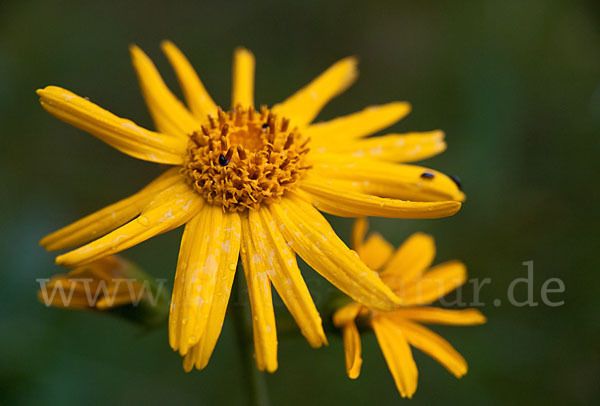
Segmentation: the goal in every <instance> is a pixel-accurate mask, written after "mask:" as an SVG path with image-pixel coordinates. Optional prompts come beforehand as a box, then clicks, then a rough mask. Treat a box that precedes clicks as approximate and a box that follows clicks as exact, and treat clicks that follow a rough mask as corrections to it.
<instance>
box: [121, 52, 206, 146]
mask: <svg viewBox="0 0 600 406" xmlns="http://www.w3.org/2000/svg"><path fill="white" fill-rule="evenodd" d="M129 50H130V52H131V60H132V62H133V67H134V68H135V71H136V73H137V77H138V81H139V83H140V88H141V89H142V94H143V95H144V99H145V100H146V104H147V106H148V109H149V110H150V114H151V115H152V119H153V120H154V123H155V125H156V128H157V129H158V130H159V131H161V132H165V133H167V134H171V135H174V136H179V137H181V138H183V139H185V140H186V141H187V139H188V138H187V137H188V136H189V135H190V134H191V133H192V132H194V131H197V130H199V129H200V124H199V122H198V121H197V120H196V119H195V118H194V116H192V114H191V113H190V112H189V111H188V110H187V109H186V108H185V106H184V105H183V103H181V101H179V99H177V97H175V95H174V94H173V93H172V92H171V91H170V90H169V88H168V87H167V85H166V84H165V82H164V81H163V79H162V77H161V76H160V73H158V70H157V69H156V67H155V66H154V63H152V61H151V60H150V58H148V56H147V55H146V54H145V53H144V51H142V50H141V49H140V48H139V47H137V46H136V45H132V46H131V47H130V48H129Z"/></svg>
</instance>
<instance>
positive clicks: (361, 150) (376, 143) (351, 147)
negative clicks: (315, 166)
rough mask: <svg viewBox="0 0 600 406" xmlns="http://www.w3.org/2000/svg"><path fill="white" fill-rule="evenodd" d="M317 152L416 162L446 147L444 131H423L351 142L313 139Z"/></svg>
mask: <svg viewBox="0 0 600 406" xmlns="http://www.w3.org/2000/svg"><path fill="white" fill-rule="evenodd" d="M314 144H315V147H314V150H315V151H316V152H317V153H327V152H330V153H338V154H339V153H344V154H349V155H352V156H354V157H357V158H371V159H377V160H382V161H391V162H415V161H420V160H422V159H427V158H431V157H432V156H435V155H437V154H439V153H441V152H443V151H444V150H445V149H446V143H445V142H444V132H443V131H439V130H438V131H430V132H424V133H407V134H388V135H384V136H381V137H372V138H367V139H361V140H357V141H354V142H345V141H340V142H336V141H333V142H332V141H329V142H327V143H324V144H323V145H321V144H320V143H317V142H315V143H314Z"/></svg>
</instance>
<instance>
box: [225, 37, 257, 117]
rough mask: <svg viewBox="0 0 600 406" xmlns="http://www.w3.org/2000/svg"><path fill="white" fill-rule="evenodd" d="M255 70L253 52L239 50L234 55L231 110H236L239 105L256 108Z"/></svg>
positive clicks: (243, 49)
mask: <svg viewBox="0 0 600 406" xmlns="http://www.w3.org/2000/svg"><path fill="white" fill-rule="evenodd" d="M254 68H255V61H254V55H253V54H252V52H250V51H248V50H247V49H245V48H237V49H236V50H235V52H234V54H233V89H232V94H231V108H236V107H237V105H238V104H241V105H242V107H244V108H248V107H250V106H254Z"/></svg>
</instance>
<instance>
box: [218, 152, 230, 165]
mask: <svg viewBox="0 0 600 406" xmlns="http://www.w3.org/2000/svg"><path fill="white" fill-rule="evenodd" d="M229 161H231V159H227V158H226V157H225V155H223V154H221V155H219V165H221V166H227V164H228V163H229Z"/></svg>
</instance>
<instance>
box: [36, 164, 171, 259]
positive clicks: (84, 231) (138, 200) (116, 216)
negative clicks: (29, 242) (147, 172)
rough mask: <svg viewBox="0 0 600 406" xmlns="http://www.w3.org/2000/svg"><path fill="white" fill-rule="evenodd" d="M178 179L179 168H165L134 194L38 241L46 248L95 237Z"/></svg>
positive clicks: (135, 212)
mask: <svg viewBox="0 0 600 406" xmlns="http://www.w3.org/2000/svg"><path fill="white" fill-rule="evenodd" d="M178 181H181V175H180V174H179V169H178V168H172V169H169V170H168V171H166V172H165V173H163V174H162V175H161V176H159V177H158V178H157V179H155V180H154V181H152V182H151V183H150V184H148V185H147V186H146V187H145V188H143V189H142V190H140V191H139V192H137V193H136V194H134V195H132V196H129V197H127V198H125V199H123V200H121V201H119V202H117V203H114V204H111V205H110V206H107V207H105V208H103V209H101V210H99V211H97V212H95V213H93V214H90V215H88V216H86V217H84V218H82V219H81V220H78V221H76V222H74V223H72V224H70V225H68V226H66V227H63V228H61V229H60V230H58V231H55V232H53V233H51V234H49V235H47V236H46V237H44V238H42V240H41V241H40V245H41V246H43V247H44V248H46V249H47V250H48V251H58V250H62V249H65V248H71V247H75V246H77V245H81V244H84V243H86V242H88V241H90V240H92V239H94V238H98V237H100V236H102V235H104V234H106V233H108V232H110V231H112V230H114V229H115V228H117V227H119V226H122V225H123V224H125V223H126V222H127V221H129V220H131V219H132V218H134V217H135V216H137V215H138V214H140V212H141V211H142V209H143V208H144V206H146V205H147V204H148V203H149V202H150V201H151V200H152V198H153V197H154V196H155V195H156V194H158V193H160V191H162V190H164V189H166V188H168V187H169V186H172V185H173V184H174V183H176V182H178Z"/></svg>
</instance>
